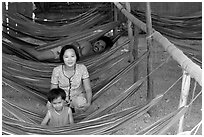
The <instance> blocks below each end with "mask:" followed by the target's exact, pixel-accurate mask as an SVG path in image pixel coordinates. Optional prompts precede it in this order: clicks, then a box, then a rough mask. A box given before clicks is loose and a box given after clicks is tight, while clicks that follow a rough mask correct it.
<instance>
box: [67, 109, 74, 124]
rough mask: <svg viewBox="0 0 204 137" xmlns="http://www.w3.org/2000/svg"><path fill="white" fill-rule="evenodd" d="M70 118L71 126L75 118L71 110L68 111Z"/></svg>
mask: <svg viewBox="0 0 204 137" xmlns="http://www.w3.org/2000/svg"><path fill="white" fill-rule="evenodd" d="M68 116H69V121H70V124H73V123H74V118H73V115H72V110H71V108H69V109H68Z"/></svg>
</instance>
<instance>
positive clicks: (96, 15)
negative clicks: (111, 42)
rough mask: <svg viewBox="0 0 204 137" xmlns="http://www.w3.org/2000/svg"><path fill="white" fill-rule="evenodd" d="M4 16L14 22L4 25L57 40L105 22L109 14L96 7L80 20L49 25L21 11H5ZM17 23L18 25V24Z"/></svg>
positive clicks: (4, 23)
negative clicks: (35, 20)
mask: <svg viewBox="0 0 204 137" xmlns="http://www.w3.org/2000/svg"><path fill="white" fill-rule="evenodd" d="M3 16H5V17H6V18H8V19H9V20H10V21H12V22H13V23H12V24H10V23H9V24H7V23H6V22H3V26H4V27H9V28H10V29H13V30H16V31H18V32H21V33H24V34H29V35H32V36H36V37H39V38H44V39H47V40H57V39H60V38H62V37H65V36H66V37H67V36H69V35H70V34H72V33H76V32H80V31H83V30H85V29H89V28H91V27H93V26H94V25H96V24H98V25H100V24H103V22H104V20H106V18H107V16H108V14H104V13H103V12H99V11H98V10H97V8H95V9H94V10H90V12H88V13H86V16H82V17H81V18H78V20H75V21H74V22H69V23H66V24H65V25H62V26H48V25H45V24H39V23H36V22H33V21H32V20H28V19H27V18H25V17H24V16H22V15H21V14H19V13H13V14H11V13H10V14H8V13H7V12H5V14H4V15H3ZM15 24H18V25H17V26H16V25H15Z"/></svg>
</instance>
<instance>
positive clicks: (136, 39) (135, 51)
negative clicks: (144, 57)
mask: <svg viewBox="0 0 204 137" xmlns="http://www.w3.org/2000/svg"><path fill="white" fill-rule="evenodd" d="M138 45H139V28H138V27H137V26H134V46H133V50H132V55H133V58H134V60H137V59H138ZM133 71H134V72H133V73H134V74H133V76H134V78H133V82H136V81H137V80H138V77H139V69H138V65H136V66H135V67H134V70H133Z"/></svg>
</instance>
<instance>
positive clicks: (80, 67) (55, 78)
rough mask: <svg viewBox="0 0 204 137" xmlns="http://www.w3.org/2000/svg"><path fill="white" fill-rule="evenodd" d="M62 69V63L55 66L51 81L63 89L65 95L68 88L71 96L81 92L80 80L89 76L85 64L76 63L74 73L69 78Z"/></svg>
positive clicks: (67, 92) (67, 93)
mask: <svg viewBox="0 0 204 137" xmlns="http://www.w3.org/2000/svg"><path fill="white" fill-rule="evenodd" d="M63 71H64V70H63V65H59V66H57V67H55V68H54V69H53V72H52V78H51V83H52V84H57V85H58V87H59V88H62V89H64V90H65V92H66V95H67V96H69V90H70V96H71V97H72V96H75V95H79V94H80V93H82V92H83V87H82V80H83V79H86V78H89V73H88V70H87V68H86V66H85V65H84V64H76V67H75V73H74V75H73V76H72V77H70V78H68V77H67V76H65V75H64V72H63Z"/></svg>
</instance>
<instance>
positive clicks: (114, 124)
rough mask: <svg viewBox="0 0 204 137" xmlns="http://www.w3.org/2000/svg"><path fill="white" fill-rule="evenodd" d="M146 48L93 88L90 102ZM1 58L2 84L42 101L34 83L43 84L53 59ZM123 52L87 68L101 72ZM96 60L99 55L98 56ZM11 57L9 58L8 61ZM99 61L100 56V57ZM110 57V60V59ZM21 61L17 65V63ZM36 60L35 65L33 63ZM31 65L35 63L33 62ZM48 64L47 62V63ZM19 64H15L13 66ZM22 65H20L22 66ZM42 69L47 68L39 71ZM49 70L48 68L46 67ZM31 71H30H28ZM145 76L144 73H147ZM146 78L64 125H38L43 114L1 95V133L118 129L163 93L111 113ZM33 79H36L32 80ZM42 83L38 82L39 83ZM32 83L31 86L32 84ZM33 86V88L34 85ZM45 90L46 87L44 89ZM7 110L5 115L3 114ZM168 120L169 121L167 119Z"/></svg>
mask: <svg viewBox="0 0 204 137" xmlns="http://www.w3.org/2000/svg"><path fill="white" fill-rule="evenodd" d="M49 48H50V47H48V46H45V47H44V46H43V47H42V48H41V47H40V48H39V50H44V49H49ZM110 53H114V50H110V51H109V52H107V53H104V54H103V56H106V57H110V55H111V54H110ZM147 54H148V52H146V53H144V54H143V55H142V56H141V57H140V58H139V59H138V60H136V61H134V62H132V63H131V64H129V65H128V66H127V67H125V69H121V70H120V71H119V72H118V73H116V74H115V75H114V76H110V77H109V78H108V79H106V80H104V83H105V84H104V83H103V82H102V83H101V84H104V85H103V86H101V87H100V88H98V87H97V88H98V90H96V91H94V92H93V93H94V95H93V102H94V101H95V100H96V99H98V98H99V97H100V96H101V94H103V93H104V92H106V91H107V89H108V88H110V87H111V86H112V85H113V84H114V83H116V82H117V81H119V80H120V78H121V77H122V76H123V75H124V74H126V73H127V72H128V71H129V70H130V69H132V68H133V67H135V66H136V65H137V63H138V62H140V61H141V60H142V58H144V57H145V56H146V55H147ZM120 57H121V58H120ZM3 58H4V59H3V60H5V59H7V60H5V62H4V63H6V64H8V66H7V65H5V64H4V65H3V84H5V85H6V86H9V87H10V88H13V89H14V90H16V91H21V92H26V93H27V94H30V95H31V96H32V97H33V98H35V99H36V100H39V102H41V103H43V102H44V103H45V102H46V100H45V96H44V95H43V93H42V92H41V91H39V90H38V89H37V87H40V88H42V86H44V85H46V83H41V82H43V80H44V79H47V78H48V77H47V75H48V74H49V73H50V70H51V68H53V67H54V66H56V64H53V63H48V64H47V63H45V64H43V63H42V64H41V63H39V64H38V65H37V62H34V61H33V62H32V61H31V62H30V61H29V60H24V59H20V58H18V57H15V56H14V57H11V56H8V55H3ZM122 58H123V56H122V55H121V56H118V57H117V58H112V59H110V60H108V59H107V60H108V61H107V62H103V63H104V64H106V66H107V67H105V66H104V65H103V63H100V64H99V65H97V66H96V68H94V64H95V63H96V62H94V61H93V62H89V65H88V69H90V70H92V73H91V74H90V75H92V74H95V75H97V74H100V73H104V72H103V70H105V71H107V70H109V68H111V65H114V64H113V63H111V62H112V61H113V62H115V61H116V60H117V61H118V62H120V61H121V59H122ZM97 59H98V60H99V59H100V58H97ZM10 61H11V62H10ZM101 61H102V60H101ZM109 61H110V62H109ZM19 64H20V65H19ZM34 64H36V66H35V65H34ZM33 65H34V66H33ZM46 65H47V66H46ZM13 66H18V67H13ZM102 66H103V68H102V69H97V67H98V68H99V67H102ZM21 67H22V68H23V69H21ZM21 70H26V71H25V72H26V73H25V74H24V73H20V72H21ZM41 70H46V71H42V73H40V72H41ZM47 70H48V71H47ZM32 71H34V73H35V72H39V75H38V74H37V73H35V76H31V75H30V74H32V73H33V72H32ZM29 72H30V74H29ZM146 77H147V76H146ZM146 77H145V78H142V79H140V80H138V81H137V82H135V83H134V84H132V85H131V86H130V87H129V88H128V89H127V90H125V91H122V92H121V93H120V94H119V95H118V96H117V97H115V98H114V99H113V100H110V101H109V102H105V103H104V104H103V106H102V107H101V108H99V109H95V108H93V109H91V110H90V111H87V112H85V113H84V114H79V115H74V118H75V119H76V121H77V123H75V124H73V125H67V126H63V127H56V128H52V127H51V128H50V127H49V128H48V127H44V126H41V125H39V123H40V122H41V120H42V118H43V117H42V114H36V113H35V112H33V110H26V109H25V108H23V107H22V106H20V105H18V104H15V103H14V102H12V101H8V100H6V99H3V102H2V104H3V112H5V114H4V113H3V116H2V125H3V128H2V130H3V132H2V133H3V134H20V135H22V134H29V135H30V134H53V135H59V134H60V135H63V134H66V135H67V134H71V135H74V134H97V135H98V134H111V133H113V132H115V131H117V130H118V129H120V128H121V126H122V125H123V124H124V123H126V122H128V121H131V120H132V119H133V118H139V117H140V116H142V115H144V113H146V112H147V111H148V110H149V109H150V108H151V107H152V106H154V105H155V104H156V103H157V102H159V101H160V100H161V98H162V97H163V95H159V96H157V97H156V98H155V99H153V100H152V101H151V102H149V103H148V104H143V105H140V106H133V107H131V108H127V109H125V110H122V111H120V112H117V113H110V114H107V113H108V112H110V111H111V110H112V109H113V108H114V107H116V106H118V105H119V104H120V103H122V102H123V101H125V100H126V99H127V98H128V97H130V96H131V95H133V94H134V93H135V92H137V91H138V89H139V88H140V87H141V86H142V84H143V82H144V81H145V79H146ZM41 79H43V80H42V81H41V82H39V83H37V84H36V85H33V84H34V83H36V81H38V80H39V81H40V80H41ZM32 81H35V82H34V83H32ZM40 83H41V84H42V85H38V84H40ZM31 86H33V87H31ZM35 88H36V89H35ZM44 92H46V91H44ZM6 113H7V114H9V116H8V115H6ZM170 124H171V123H170Z"/></svg>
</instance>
